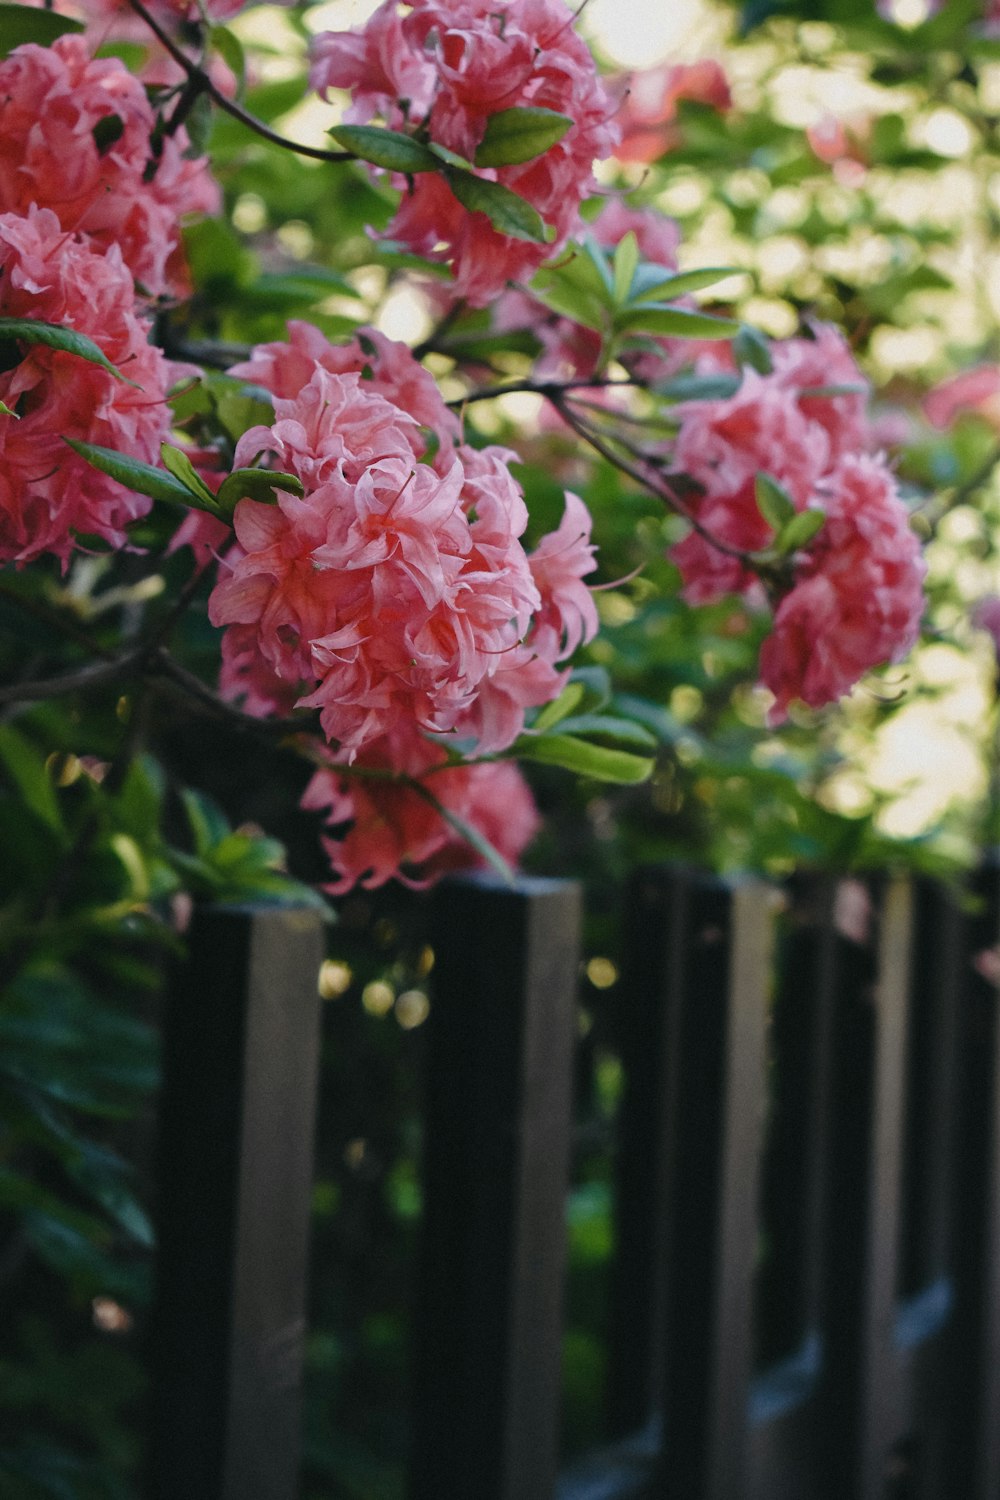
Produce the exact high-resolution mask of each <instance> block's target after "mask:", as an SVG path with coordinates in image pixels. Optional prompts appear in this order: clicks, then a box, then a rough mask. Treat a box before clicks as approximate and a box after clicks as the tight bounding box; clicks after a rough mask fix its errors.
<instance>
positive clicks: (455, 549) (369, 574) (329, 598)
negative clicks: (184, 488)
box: [209, 335, 594, 761]
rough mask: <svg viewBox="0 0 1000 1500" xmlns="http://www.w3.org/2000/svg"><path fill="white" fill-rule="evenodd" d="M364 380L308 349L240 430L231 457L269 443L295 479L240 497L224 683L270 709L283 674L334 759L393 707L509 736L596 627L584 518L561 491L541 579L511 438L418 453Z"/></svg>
mask: <svg viewBox="0 0 1000 1500" xmlns="http://www.w3.org/2000/svg"><path fill="white" fill-rule="evenodd" d="M306 342H308V341H307V340H306V339H305V338H304V336H303V335H300V337H299V346H300V347H299V350H298V351H295V352H292V353H289V354H287V355H283V354H281V353H280V352H279V351H277V350H276V348H275V346H270V348H269V350H267V351H258V353H257V354H256V355H255V356H254V358H253V359H252V360H251V361H250V362H249V367H251V368H252V367H254V366H256V367H257V368H258V369H260V368H264V367H265V366H267V365H268V362H270V369H271V370H272V372H274V371H277V370H280V369H282V368H284V367H285V364H286V361H288V362H289V364H291V363H294V361H296V360H297V359H299V358H300V357H301V355H302V349H303V346H304V344H305V343H306ZM376 385H377V381H376V380H375V379H373V380H370V381H365V380H362V378H361V376H360V375H358V374H356V373H354V372H349V373H346V374H335V373H331V372H330V370H328V369H327V368H326V367H325V365H315V366H314V368H313V373H312V375H311V377H310V379H309V381H308V383H307V384H306V385H305V387H304V388H303V390H302V391H301V392H300V393H299V395H298V396H297V397H295V398H281V397H279V398H277V399H276V402H275V405H276V413H277V419H276V421H275V423H274V424H273V426H272V427H271V428H255V429H253V430H252V431H251V432H249V433H247V434H245V435H244V437H243V438H242V439H241V441H240V444H239V445H238V448H237V453H236V461H237V463H238V464H239V463H244V462H249V461H252V460H253V459H254V458H255V457H256V456H257V454H258V453H259V452H260V451H263V450H266V451H268V452H270V453H273V454H274V455H275V458H276V461H277V464H278V465H279V466H280V467H282V468H285V469H288V470H290V471H291V472H293V473H295V474H297V475H298V477H299V478H300V479H301V480H302V482H303V485H304V486H305V490H306V494H305V496H304V498H302V499H296V498H295V497H293V496H292V495H289V494H282V495H281V496H280V498H279V500H278V503H277V505H275V506H270V505H264V504H261V503H259V502H257V501H253V500H243V501H241V502H240V504H239V505H238V506H237V509H236V513H235V529H236V536H237V541H238V543H239V547H238V549H234V551H233V552H232V553H231V554H228V555H227V557H226V559H225V562H224V568H223V576H222V577H221V579H220V582H219V583H218V585H217V586H216V589H215V591H214V592H213V594H212V597H211V600H210V604H209V611H210V616H211V618H212V620H213V623H215V624H216V625H225V626H228V627H230V629H233V628H237V629H238V632H239V633H238V636H237V640H236V642H235V643H234V645H233V646H232V647H231V648H229V649H227V650H226V652H225V659H226V668H225V672H224V676H223V687H224V690H225V691H227V692H231V693H237V692H240V691H243V690H245V691H246V693H247V702H248V706H250V707H251V708H256V707H257V706H259V707H260V708H263V709H264V710H266V709H267V706H268V704H269V703H271V702H276V701H277V699H278V697H279V696H280V695H279V693H278V692H277V690H276V689H275V687H274V681H275V680H277V681H278V682H279V683H282V684H286V685H287V686H288V687H289V688H291V689H293V690H294V692H295V700H294V701H297V702H299V703H300V704H302V705H303V706H308V707H316V708H319V710H320V722H321V725H322V727H323V731H324V733H325V734H326V735H327V737H328V738H329V739H330V741H331V742H333V743H334V744H335V745H336V747H337V757H338V759H340V760H343V761H352V760H354V759H355V758H356V757H357V756H358V755H360V754H361V753H362V752H364V751H365V749H366V747H368V746H369V745H371V744H372V743H374V742H375V741H376V740H378V739H380V738H381V737H383V736H384V735H386V734H388V733H390V732H391V730H392V729H393V726H395V725H398V724H400V723H404V724H409V725H414V726H417V727H419V728H421V729H423V730H425V731H428V732H431V733H436V734H451V733H454V734H456V735H457V736H461V737H466V736H470V735H471V736H472V737H474V738H475V739H476V740H477V742H478V748H479V750H480V752H481V753H487V752H493V751H498V750H502V749H505V748H506V747H507V746H508V745H509V744H510V743H511V742H512V741H513V740H514V739H515V738H516V737H517V735H518V734H519V733H520V731H521V729H522V727H523V724H524V712H525V709H526V708H527V707H532V706H535V705H537V704H539V703H543V702H546V701H548V699H550V698H552V697H554V696H555V694H556V693H558V691H559V689H560V687H561V685H562V681H563V678H564V674H563V673H561V672H560V671H558V670H557V668H556V666H555V665H554V663H555V661H556V660H557V659H560V658H561V657H562V656H563V655H565V654H566V653H567V652H568V650H569V649H571V646H570V643H571V642H577V641H579V640H580V639H581V638H583V637H585V636H587V635H589V634H590V633H591V632H592V626H593V623H594V622H593V619H592V611H589V612H588V608H587V606H588V604H589V600H585V599H584V598H583V597H581V592H583V593H585V590H583V585H582V584H581V583H580V574H581V573H582V572H584V571H587V569H588V567H589V566H592V565H593V564H592V559H591V555H590V549H589V548H588V547H587V544H586V542H585V540H584V533H585V532H587V533H588V534H589V525H588V521H589V518H587V517H586V512H585V511H584V509H583V506H582V503H581V502H579V501H575V500H574V501H573V502H572V522H571V524H570V523H564V525H569V529H570V530H572V531H573V532H574V533H575V535H570V534H569V531H567V532H566V533H558V534H557V536H558V537H559V540H558V542H557V543H553V541H552V539H549V540H548V541H545V540H543V543H542V544H541V546H540V548H539V554H536V556H539V555H540V559H541V560H540V561H539V562H538V564H537V566H539V567H540V568H541V569H542V572H543V577H542V583H541V588H540V586H539V584H538V583H536V581H535V578H534V577H533V570H532V565H531V563H530V562H529V559H528V558H527V556H526V555H525V552H524V549H523V546H522V544H521V541H520V538H521V535H522V534H523V531H524V528H525V526H526V524H527V510H526V508H525V505H524V500H523V497H522V495H521V492H520V490H519V488H518V486H517V485H516V484H515V482H514V480H513V478H512V476H511V474H510V470H509V468H508V466H507V464H508V460H509V458H510V457H511V455H510V454H508V453H507V452H506V451H505V450H503V449H497V448H487V449H484V450H482V451H476V450H473V449H469V448H466V447H464V446H462V445H459V446H457V447H455V448H454V449H453V450H452V451H450V452H449V453H448V454H447V456H446V457H443V454H444V448H443V447H442V449H441V450H439V452H438V453H437V454H436V456H435V461H434V463H433V464H428V463H420V462H418V461H417V459H416V455H415V452H414V441H413V433H414V430H415V424H414V423H413V422H412V420H411V419H410V418H409V417H408V416H407V415H406V413H404V412H402V411H401V410H400V409H399V408H398V407H396V406H395V405H393V403H392V402H390V401H388V400H387V399H386V398H385V397H384V396H383V395H381V394H380V393H379V391H378V389H377V388H376ZM569 503H570V502H568V504H569ZM563 552H565V554H566V555H565V557H563V556H562V553H563ZM251 635H255V638H256V650H257V653H258V654H259V656H260V657H261V658H262V661H263V668H262V669H261V671H260V672H258V670H257V668H256V667H255V666H254V664H253V659H252V658H253V652H252V649H251V648H250V647H249V646H248V642H249V641H250V639H251Z"/></svg>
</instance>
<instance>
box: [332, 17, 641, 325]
mask: <svg viewBox="0 0 1000 1500" xmlns="http://www.w3.org/2000/svg"><path fill="white" fill-rule="evenodd" d="M572 23H573V14H572V12H571V11H570V10H569V9H568V8H567V7H566V6H565V5H564V4H563V0H454V3H449V4H447V5H444V4H440V3H438V0H411V5H410V8H409V10H408V11H407V12H406V13H405V14H404V15H402V16H400V14H399V10H398V7H397V5H396V3H395V0H386V3H385V4H384V5H382V6H380V7H379V9H378V10H377V11H376V12H375V14H374V15H373V16H372V17H371V19H370V20H369V21H368V23H367V25H366V26H365V27H364V28H363V29H362V30H360V31H353V32H337V33H330V32H328V33H325V34H324V35H322V36H320V37H318V38H317V39H316V42H315V44H314V48H313V68H312V74H311V78H312V83H313V87H314V88H316V89H318V90H319V91H320V92H321V93H325V91H326V90H327V89H329V88H331V87H338V88H346V89H349V90H350V92H351V94H352V100H353V102H352V106H351V109H350V110H349V112H348V118H350V119H354V120H359V121H366V120H370V119H372V118H374V117H375V116H376V115H379V116H381V117H382V118H383V119H384V120H385V121H386V123H387V124H388V125H390V126H391V127H392V128H394V129H406V130H412V129H413V127H414V126H415V125H418V124H419V125H422V126H423V127H425V128H426V130H427V131H428V133H429V136H430V138H431V139H432V140H433V141H435V142H437V143H439V144H440V145H443V146H446V147H448V149H449V150H451V151H455V152H457V153H458V154H459V155H461V156H463V157H465V158H466V159H468V160H472V159H473V158H474V157H475V154H476V150H477V148H478V146H479V144H480V143H481V141H482V139H483V136H484V134H485V132H486V127H487V123H488V121H489V119H490V117H491V116H492V115H495V114H497V113H499V112H500V111H501V110H505V109H510V108H514V107H523V106H526V105H530V106H533V107H536V108H538V107H540V108H545V109H551V110H554V111H555V112H556V113H558V114H563V115H566V116H568V117H569V118H570V119H571V120H572V121H573V124H572V125H571V127H570V128H569V129H568V130H567V131H566V134H565V135H564V136H563V137H562V139H561V140H560V141H557V142H556V143H555V144H554V145H553V146H551V147H550V148H549V149H548V150H547V151H545V152H543V153H542V154H541V155H540V156H538V157H536V158H535V159H534V160H532V161H528V162H523V163H519V164H516V165H511V166H505V167H500V168H495V169H494V168H487V169H484V170H481V171H480V174H479V175H480V176H482V177H484V178H485V179H487V180H488V181H497V182H500V183H502V184H503V185H504V186H505V187H508V188H510V189H512V190H513V191H514V192H515V193H518V194H519V195H520V196H521V197H523V198H525V199H527V201H528V202H529V203H531V204H532V205H533V206H534V207H535V208H536V209H537V211H538V213H539V214H540V215H541V217H542V219H543V220H544V221H545V222H546V223H547V224H549V225H550V226H551V227H552V229H553V230H554V231H555V237H554V240H553V241H552V243H550V244H536V243H533V242H531V241H528V240H522V239H517V238H514V237H512V236H509V235H505V234H500V233H498V232H497V231H496V230H495V229H494V228H493V226H492V224H491V223H490V221H489V219H488V218H487V217H486V215H485V214H482V213H478V212H469V211H468V210H467V209H465V208H463V207H462V205H461V204H460V203H459V202H458V200H457V198H456V197H455V196H454V194H453V193H452V191H451V189H450V187H448V185H447V184H446V182H445V181H444V178H443V177H441V176H440V175H438V174H437V173H421V174H420V175H419V176H417V177H415V178H413V179H411V180H410V181H409V182H407V181H406V179H405V178H403V177H402V176H398V175H397V177H396V178H395V179H394V180H395V181H396V184H397V185H398V186H399V187H400V188H401V189H405V195H404V198H403V201H402V203H401V205H400V209H399V212H398V213H397V215H396V217H395V219H394V220H393V222H392V223H391V224H390V226H389V229H388V231H387V233H388V234H389V235H391V237H392V238H393V239H396V240H400V241H402V242H403V243H404V244H406V245H408V246H409V247H410V248H411V249H412V250H414V251H416V252H417V253H418V254H421V255H426V256H429V257H431V258H433V259H435V260H439V261H441V260H443V261H446V262H447V263H448V264H449V265H450V266H451V269H452V274H453V276H454V279H455V287H454V292H455V295H456V296H460V297H464V298H465V299H466V300H467V301H468V302H469V303H470V304H471V305H472V306H476V307H482V306H485V305H486V304H487V303H488V302H489V301H490V300H491V299H492V298H493V297H494V296H495V295H496V294H497V292H499V291H500V290H501V288H502V287H503V286H504V284H505V283H506V282H507V281H510V280H518V279H525V278H527V277H528V276H530V275H531V274H532V273H533V272H534V270H535V269H536V268H537V267H538V266H539V265H540V264H541V263H542V261H543V260H546V259H547V258H548V257H549V256H551V255H552V254H553V253H554V252H555V251H556V250H558V248H559V246H560V245H561V244H562V243H563V242H564V241H565V239H566V237H567V236H568V235H569V234H570V233H571V232H572V231H573V229H574V228H575V227H576V225H577V223H578V222H579V215H578V210H579V205H580V202H581V200H582V199H583V197H584V196H586V195H587V194H588V193H589V192H590V191H591V190H592V188H593V186H594V181H593V177H592V167H593V163H594V160H595V158H602V157H605V156H607V155H608V153H609V151H610V150H611V148H612V146H613V144H614V141H615V139H616V127H615V126H614V124H613V123H612V118H611V117H612V114H613V112H614V109H613V105H612V102H611V100H610V98H609V96H608V94H607V93H606V91H605V89H604V87H603V85H602V84H601V83H600V81H599V79H598V77H597V73H596V69H595V66H594V61H593V58H592V57H591V54H590V52H589V50H588V48H587V47H586V46H585V45H584V43H583V42H582V41H581V40H580V39H579V38H578V37H577V36H576V34H575V33H574V31H573V24H572ZM442 245H443V248H442Z"/></svg>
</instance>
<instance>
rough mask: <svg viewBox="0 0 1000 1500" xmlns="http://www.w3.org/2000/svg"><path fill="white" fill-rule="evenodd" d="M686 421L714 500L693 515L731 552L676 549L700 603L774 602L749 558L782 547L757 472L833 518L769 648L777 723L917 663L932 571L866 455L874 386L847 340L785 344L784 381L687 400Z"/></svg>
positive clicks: (785, 602) (681, 411)
mask: <svg viewBox="0 0 1000 1500" xmlns="http://www.w3.org/2000/svg"><path fill="white" fill-rule="evenodd" d="M838 386H852V387H856V388H860V389H856V390H848V391H840V392H838V391H837V387H838ZM678 415H679V417H680V422H681V426H680V432H679V435H678V439H677V444H676V450H675V460H676V465H677V467H678V469H681V470H683V471H684V472H685V473H687V474H689V475H690V476H691V477H692V478H693V479H695V480H696V481H697V483H698V484H699V486H700V487H701V489H702V491H703V494H702V496H701V498H700V499H698V500H697V502H696V503H695V506H694V513H695V515H696V517H697V520H698V522H699V524H700V525H701V526H702V527H703V528H704V530H705V531H706V532H707V533H708V536H710V537H711V538H712V539H713V540H718V541H719V542H721V543H722V544H723V547H722V549H720V548H718V547H716V546H714V545H713V541H711V540H709V539H708V537H706V536H704V535H700V534H699V533H697V532H692V533H691V534H690V535H689V536H688V537H686V538H685V540H684V541H683V542H681V543H680V544H679V545H678V546H676V547H674V548H673V549H672V551H671V556H672V558H673V560H674V562H675V563H676V564H677V566H678V567H679V569H680V571H681V576H682V579H683V583H684V594H685V597H686V598H687V599H689V600H690V601H691V602H694V603H710V602H712V601H713V600H717V599H719V598H721V597H722V596H723V595H725V594H727V593H739V594H742V595H743V596H744V597H745V598H747V599H748V600H750V601H752V602H757V603H759V602H763V597H764V596H763V589H762V587H761V585H760V582H759V580H758V578H757V575H756V573H755V572H754V571H753V570H752V569H751V568H750V567H748V566H747V564H746V562H745V561H744V559H743V557H742V556H741V554H745V553H749V552H756V551H759V550H761V549H763V548H765V547H767V546H768V545H769V544H770V543H771V542H772V540H773V531H772V528H771V526H770V525H769V524H768V522H767V521H765V519H764V517H763V516H762V514H761V512H760V509H759V508H758V505H757V501H756V494H755V481H756V476H757V474H758V473H761V472H763V473H766V474H769V475H770V476H771V477H772V478H773V479H776V480H777V481H778V482H779V483H780V484H781V485H782V486H783V487H784V489H785V490H786V492H787V493H788V494H789V496H790V497H791V499H792V501H793V503H794V504H795V507H796V509H797V510H804V509H806V508H810V509H818V510H821V511H822V512H823V513H824V515H825V518H826V519H825V522H824V525H823V527H822V529H821V530H820V531H819V533H818V535H817V536H816V538H815V539H814V540H813V541H812V542H811V543H810V545H809V547H808V550H806V551H803V552H801V553H799V554H797V555H796V558H795V568H794V580H793V584H792V587H791V589H790V590H789V591H788V592H787V593H786V594H785V595H784V597H783V598H782V599H781V601H780V602H779V604H778V606H777V610H776V613H775V619H774V630H773V633H772V634H771V635H770V636H769V637H768V638H767V640H766V641H765V643H764V646H763V648H762V651H761V658H760V672H761V680H762V682H764V684H765V685H766V686H767V687H769V688H770V689H771V691H772V692H773V693H774V695H775V705H774V708H773V710H772V715H771V717H772V721H777V720H780V719H781V718H783V717H784V715H785V712H786V710H787V707H788V704H789V703H790V702H791V700H792V699H793V698H801V699H802V700H803V702H805V703H808V704H810V705H812V706H814V707H816V706H819V705H820V704H823V703H828V702H831V701H833V700H834V699H836V698H838V697H840V696H841V695H842V694H844V693H846V692H848V691H849V690H850V688H851V687H853V685H854V684H855V683H856V682H857V681H858V679H859V678H860V677H861V675H862V674H863V672H865V671H867V670H868V669H869V668H870V667H873V666H876V665H878V664H879V663H881V662H885V661H895V660H898V659H899V658H900V657H901V656H903V655H905V654H906V652H907V651H909V649H910V648H911V647H912V645H913V643H914V640H915V639H916V634H917V630H918V628H919V624H920V618H921V614H922V612H923V592H922V582H923V576H924V564H923V560H922V557H921V553H920V547H919V544H918V542H917V539H916V537H915V536H914V534H913V532H912V531H911V529H910V526H909V521H908V516H907V512H906V508H905V506H904V505H903V503H902V501H901V500H900V498H899V494H898V491H897V488H896V485H895V481H894V479H893V477H892V474H891V473H890V471H889V469H888V468H887V466H886V464H885V462H884V460H883V459H881V458H875V457H868V456H866V455H865V453H864V451H863V450H864V449H865V448H866V447H868V446H869V429H868V427H867V420H866V415H865V396H864V382H863V379H862V377H861V375H860V372H859V371H858V369H857V366H856V365H855V363H854V360H853V358H852V356H851V354H850V352H849V350H848V349H847V347H846V345H845V344H844V342H843V340H842V338H841V336H840V334H838V333H837V332H836V331H835V330H834V329H832V328H825V327H821V328H817V329H816V330H815V337H814V339H812V340H806V339H795V340H789V341H788V342H787V343H785V344H780V345H777V346H776V347H775V350H774V369H773V373H771V374H770V375H759V374H757V373H756V372H755V371H752V370H749V371H747V372H746V373H745V374H744V377H743V381H742V383H741V386H740V389H739V390H738V391H737V392H736V394H735V395H734V396H732V397H729V398H728V399H726V400H720V401H692V402H688V403H686V404H685V405H683V406H681V407H679V408H678Z"/></svg>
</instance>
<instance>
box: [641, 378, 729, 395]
mask: <svg viewBox="0 0 1000 1500" xmlns="http://www.w3.org/2000/svg"><path fill="white" fill-rule="evenodd" d="M739 388H740V377H739V376H738V375H676V376H675V377H674V378H673V380H665V381H664V382H663V383H662V384H659V383H658V384H656V385H654V386H653V390H654V391H656V393H657V395H659V396H666V397H667V399H668V400H669V401H725V400H727V399H728V398H729V397H730V396H735V395H736V392H737V391H738V390H739Z"/></svg>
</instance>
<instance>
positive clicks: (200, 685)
mask: <svg viewBox="0 0 1000 1500" xmlns="http://www.w3.org/2000/svg"><path fill="white" fill-rule="evenodd" d="M146 669H147V671H148V672H149V673H150V675H151V676H152V677H153V678H154V687H155V686H156V682H155V679H156V678H157V677H160V678H164V679H166V681H168V682H170V683H172V684H173V685H174V687H176V688H177V689H178V690H179V691H180V692H182V693H183V695H184V696H185V698H187V699H188V700H189V701H190V702H192V703H193V704H196V705H197V706H199V707H200V708H201V709H202V710H203V712H205V713H209V714H211V715H212V716H213V717H214V718H217V719H222V720H224V721H225V722H226V723H227V724H229V725H231V727H232V728H233V729H237V730H240V731H241V732H243V733H245V734H254V735H257V736H258V737H266V738H267V739H269V740H271V741H273V740H274V739H276V738H282V737H284V736H287V735H290V734H309V733H315V731H316V720H315V716H314V715H312V714H298V715H292V716H290V717H288V718H282V719H262V718H258V716H257V715H256V714H248V713H244V712H243V710H242V709H241V708H236V707H234V706H233V704H231V703H227V702H226V701H225V699H224V698H220V697H218V695H217V694H216V693H214V692H213V691H212V689H211V688H210V687H208V686H207V685H206V684H205V683H204V682H202V680H201V678H200V677H196V676H195V674H194V673H193V672H189V671H188V669H187V668H186V667H182V666H181V664H180V662H177V661H174V659H173V657H172V656H170V655H169V654H168V653H167V652H166V651H164V650H163V648H162V647H160V648H159V649H158V650H156V651H154V652H153V654H152V655H151V657H150V658H149V661H148V663H147V668H146Z"/></svg>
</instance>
